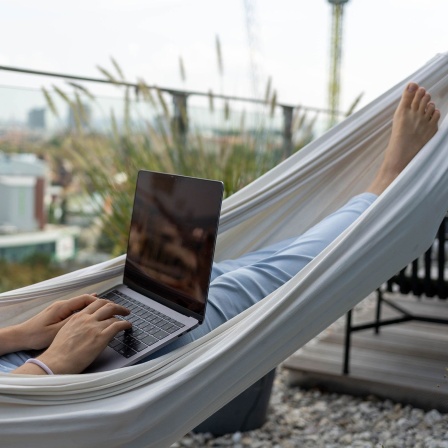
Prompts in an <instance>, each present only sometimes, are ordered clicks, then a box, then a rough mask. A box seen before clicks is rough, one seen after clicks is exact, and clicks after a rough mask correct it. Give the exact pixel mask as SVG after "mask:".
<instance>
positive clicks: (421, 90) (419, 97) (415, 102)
mask: <svg viewBox="0 0 448 448" xmlns="http://www.w3.org/2000/svg"><path fill="white" fill-rule="evenodd" d="M425 94H426V90H425V89H424V88H423V87H420V88H419V89H418V90H417V92H415V95H414V99H413V100H412V105H411V107H412V109H413V110H416V111H417V110H419V108H420V103H421V101H422V99H423V97H424V96H425Z"/></svg>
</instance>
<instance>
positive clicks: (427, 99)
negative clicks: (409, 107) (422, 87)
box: [419, 93, 431, 114]
mask: <svg viewBox="0 0 448 448" xmlns="http://www.w3.org/2000/svg"><path fill="white" fill-rule="evenodd" d="M430 101H431V95H430V94H429V93H426V94H425V95H424V96H423V98H422V100H421V101H420V107H419V109H420V112H421V113H423V114H424V113H425V112H426V108H427V107H428V104H429V102H430Z"/></svg>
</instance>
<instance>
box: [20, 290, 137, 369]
mask: <svg viewBox="0 0 448 448" xmlns="http://www.w3.org/2000/svg"><path fill="white" fill-rule="evenodd" d="M67 302H71V303H70V305H69V306H68V307H60V306H59V305H58V306H55V307H54V308H53V307H52V306H50V307H49V308H47V309H46V310H44V311H43V312H42V313H40V314H42V316H40V318H39V319H36V320H34V321H33V319H35V318H37V317H39V314H38V315H37V316H35V318H32V319H30V321H33V322H32V324H33V325H35V327H36V328H38V327H40V328H42V327H43V325H42V324H43V323H49V322H51V321H53V322H54V323H53V324H51V325H48V328H49V330H48V332H46V334H47V339H45V338H41V342H43V341H44V340H45V341H48V340H49V339H50V338H52V337H54V339H53V341H52V343H51V345H50V346H49V347H48V349H47V350H46V351H45V352H44V353H42V354H41V355H40V356H39V357H38V358H37V359H39V360H40V361H42V362H43V363H44V364H46V365H47V366H48V367H49V368H50V369H51V371H52V372H53V373H54V374H69V373H81V372H82V371H83V370H85V369H86V368H87V367H88V366H89V365H90V364H91V363H92V362H93V361H94V360H95V358H96V357H97V356H98V355H99V354H100V353H101V352H102V351H103V350H104V349H105V348H106V346H107V344H108V343H109V341H110V340H111V339H112V338H113V337H114V336H115V335H116V334H117V333H119V332H120V331H123V330H128V329H130V328H131V326H132V325H131V323H130V322H128V321H125V320H120V319H117V318H116V317H115V316H116V315H122V316H125V315H127V314H129V310H128V309H126V308H124V307H122V306H120V305H117V304H115V303H112V302H109V301H108V300H104V299H97V298H95V297H94V296H80V297H76V298H75V299H71V300H69V301H67ZM57 303H59V302H57ZM54 305H56V304H54ZM80 306H81V307H82V306H83V308H82V309H80ZM69 310H71V311H70V315H69V316H67V313H68V312H69ZM46 311H48V312H47V313H46ZM74 311H78V312H76V313H74V314H73V312H74ZM64 316H67V317H65V318H64ZM30 321H27V322H30ZM45 328H46V327H45ZM50 328H51V330H50ZM55 329H58V331H57V334H56V335H55V336H54V334H53V330H55ZM12 373H20V374H44V373H45V372H44V371H43V370H42V369H41V368H40V367H38V366H36V365H34V364H24V365H23V366H21V367H19V368H18V369H16V370H14V372H12Z"/></svg>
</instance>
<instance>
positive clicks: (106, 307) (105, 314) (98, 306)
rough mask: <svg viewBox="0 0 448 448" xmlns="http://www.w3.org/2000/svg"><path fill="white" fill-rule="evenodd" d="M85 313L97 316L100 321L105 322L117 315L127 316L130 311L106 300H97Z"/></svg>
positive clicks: (85, 309) (86, 308)
mask: <svg viewBox="0 0 448 448" xmlns="http://www.w3.org/2000/svg"><path fill="white" fill-rule="evenodd" d="M83 312H84V313H87V314H92V315H95V317H96V318H97V319H98V320H105V319H108V318H110V317H112V316H115V315H116V314H118V315H120V316H127V315H128V314H129V312H130V311H129V310H128V309H127V308H125V307H124V306H121V305H118V304H116V303H113V302H111V301H109V300H106V299H95V300H94V301H93V302H92V303H90V304H89V305H88V306H87V307H85V308H84V310H83Z"/></svg>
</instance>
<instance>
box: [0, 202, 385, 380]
mask: <svg viewBox="0 0 448 448" xmlns="http://www.w3.org/2000/svg"><path fill="white" fill-rule="evenodd" d="M375 199H376V196H375V195H374V194H372V193H363V194H361V195H358V196H355V197H353V198H352V199H351V200H350V201H349V202H348V203H347V204H345V205H344V206H343V207H342V208H340V209H339V210H337V211H336V212H334V213H332V214H331V215H329V216H328V217H326V218H325V219H324V220H322V221H321V222H320V223H318V224H316V225H315V226H314V227H312V228H311V229H309V230H308V231H307V232H306V233H304V234H303V235H301V236H300V237H294V238H290V239H288V240H284V241H281V242H279V243H276V244H274V245H271V246H269V247H266V248H264V249H261V250H257V251H255V252H251V253H248V254H246V255H243V256H241V257H239V258H237V259H235V260H227V261H222V262H219V263H215V264H214V266H213V271H212V277H211V283H210V290H209V297H208V304H207V310H206V314H205V320H204V322H203V323H202V325H200V326H199V327H197V328H196V329H194V330H193V331H191V332H189V333H187V334H185V335H184V336H182V337H180V338H178V339H177V340H176V341H175V342H173V343H172V344H170V345H168V346H166V347H164V348H163V349H161V350H159V351H158V352H157V353H156V354H154V355H152V356H151V358H154V357H158V356H161V355H162V354H165V353H168V352H170V351H172V350H174V349H175V348H178V347H181V346H183V345H185V344H188V343H189V342H191V341H194V340H196V339H198V338H200V337H201V336H203V335H205V334H207V333H209V332H210V331H211V330H213V329H214V328H216V327H218V326H219V325H221V324H222V323H224V322H226V321H228V320H229V319H231V318H232V317H234V316H236V315H237V314H239V313H241V312H242V311H244V310H245V309H247V308H249V307H250V306H252V305H254V304H255V303H256V302H258V301H259V300H261V299H263V298H264V297H266V296H267V295H268V294H270V293H271V292H273V291H275V290H276V289H277V288H279V287H280V286H281V285H283V284H284V283H286V282H287V281H288V280H289V279H291V278H292V277H293V276H294V275H296V274H297V273H298V272H299V271H300V270H301V269H302V268H304V267H305V266H306V265H307V264H308V263H309V262H310V261H311V260H312V259H313V258H314V257H316V256H317V255H318V254H319V253H320V252H321V251H322V250H323V249H325V248H326V247H327V246H328V245H329V244H330V243H331V242H332V241H333V240H334V239H336V237H338V236H339V235H340V234H341V233H342V232H343V231H344V230H345V229H346V228H347V227H349V226H350V224H352V223H353V222H354V221H355V220H356V219H357V218H358V217H359V216H360V215H361V214H362V213H363V212H364V211H365V210H367V208H368V207H369V206H370V205H371V204H372V203H373V202H374V201H375ZM148 359H150V358H147V359H145V360H148ZM25 360H26V354H24V353H22V352H20V353H13V354H10V355H5V356H3V357H0V371H3V372H9V371H11V370H13V369H15V368H17V367H19V366H20V365H22V364H23V362H24V361H25ZM142 362H143V361H142Z"/></svg>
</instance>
